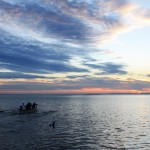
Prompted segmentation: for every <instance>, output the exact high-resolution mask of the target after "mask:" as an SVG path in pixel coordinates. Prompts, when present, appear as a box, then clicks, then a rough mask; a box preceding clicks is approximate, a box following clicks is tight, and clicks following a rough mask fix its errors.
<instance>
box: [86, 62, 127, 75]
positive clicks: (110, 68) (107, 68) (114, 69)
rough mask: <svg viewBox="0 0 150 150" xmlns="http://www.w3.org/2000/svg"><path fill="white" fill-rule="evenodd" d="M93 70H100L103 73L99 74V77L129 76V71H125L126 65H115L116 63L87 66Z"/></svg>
mask: <svg viewBox="0 0 150 150" xmlns="http://www.w3.org/2000/svg"><path fill="white" fill-rule="evenodd" d="M85 65H87V66H89V67H91V68H94V69H98V70H100V71H102V72H101V73H98V75H102V74H120V75H123V74H127V71H125V70H124V65H121V64H115V63H111V62H108V63H102V64H88V63H87V64H85Z"/></svg>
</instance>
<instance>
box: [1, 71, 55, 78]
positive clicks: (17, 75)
mask: <svg viewBox="0 0 150 150" xmlns="http://www.w3.org/2000/svg"><path fill="white" fill-rule="evenodd" d="M21 78H25V79H34V78H48V77H45V76H41V75H32V74H25V73H20V72H0V79H21ZM49 79H50V77H49ZM51 79H53V78H51Z"/></svg>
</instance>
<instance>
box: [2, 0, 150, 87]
mask: <svg viewBox="0 0 150 150" xmlns="http://www.w3.org/2000/svg"><path fill="white" fill-rule="evenodd" d="M137 11H138V16H137ZM149 14H150V13H149V9H144V8H143V9H141V7H138V6H137V5H135V4H132V3H130V1H127V0H105V1H104V0H13V1H12V0H1V1H0V34H1V37H0V69H1V70H2V69H8V70H11V72H10V73H7V72H3V73H2V72H1V75H0V78H1V79H3V78H6V79H10V78H15V79H17V78H26V79H31V78H37V77H40V78H41V79H42V78H45V76H46V75H47V74H54V73H59V74H60V76H61V75H64V76H65V75H66V79H67V80H69V81H70V82H69V81H64V82H56V80H55V81H54V85H52V84H51V85H49V84H48V83H33V82H32V83H31V82H27V83H23V82H22V83H17V82H13V84H12V83H11V85H5V86H4V88H5V87H6V89H7V88H8V89H9V87H10V88H14V89H15V88H16V89H19V88H20V87H21V88H22V89H23V87H25V88H29V89H33V88H35V89H42V88H43V89H59V88H66V89H68V88H78V89H80V88H85V87H86V86H88V87H91V88H93V87H94V84H95V86H96V87H99V85H97V83H99V84H101V85H102V87H109V86H110V85H111V84H112V85H113V84H116V86H117V85H118V86H119V85H120V86H122V83H120V81H118V80H111V79H106V78H102V79H93V78H92V79H91V78H90V75H91V74H92V73H93V74H94V73H95V72H92V69H96V70H97V71H99V74H100V75H111V74H113V75H115V74H119V75H125V74H127V73H128V72H127V71H126V70H125V65H123V64H122V63H119V62H117V63H113V62H108V63H97V62H98V61H97V58H96V57H95V56H93V53H94V52H96V51H102V50H101V49H100V48H99V47H100V46H101V44H102V43H103V42H104V41H107V40H110V39H111V38H113V37H116V35H117V34H118V33H122V32H124V31H126V30H127V29H130V28H131V27H134V28H135V27H137V26H138V24H139V23H140V22H141V20H142V19H144V20H145V22H144V23H143V24H142V25H143V26H145V25H149V16H150V15H149ZM105 54H106V53H105ZM98 59H99V60H100V59H101V56H99V58H98ZM85 62H86V63H85ZM87 62H88V63H87ZM105 62H106V61H105ZM88 68H90V69H91V70H90V71H89V69H88ZM69 73H71V75H70V74H69ZM74 73H75V74H74ZM79 73H83V75H76V74H79ZM87 73H89V74H88V75H87ZM33 74H34V75H33ZM35 74H38V75H35ZM43 74H45V76H43ZM68 74H69V75H68ZM85 74H86V75H85ZM148 76H149V75H148ZM73 79H76V80H79V82H73V81H72V80H73ZM63 84H64V85H63ZM134 84H135V85H137V84H136V83H134ZM30 85H31V86H30ZM140 85H141V83H140ZM44 87H45V88H44ZM110 87H111V86H110ZM1 88H2V87H1Z"/></svg>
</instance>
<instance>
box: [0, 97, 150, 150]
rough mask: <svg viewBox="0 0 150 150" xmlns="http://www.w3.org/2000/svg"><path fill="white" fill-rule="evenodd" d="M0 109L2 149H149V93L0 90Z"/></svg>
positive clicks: (0, 145)
mask: <svg viewBox="0 0 150 150" xmlns="http://www.w3.org/2000/svg"><path fill="white" fill-rule="evenodd" d="M23 102H24V103H27V102H36V103H38V108H39V111H38V112H37V113H35V114H24V115H19V114H18V112H17V108H18V106H20V105H21V104H22V103H23ZM0 109H5V110H6V111H4V112H3V113H0V150H103V149H104V150H105V149H107V150H109V149H119V150H121V149H122V150H125V149H142V150H149V149H150V95H68V96H65V95H63V96H62V95H59V96H56V95H0ZM53 121H55V122H56V125H55V128H52V127H50V126H49V124H50V123H52V122H53Z"/></svg>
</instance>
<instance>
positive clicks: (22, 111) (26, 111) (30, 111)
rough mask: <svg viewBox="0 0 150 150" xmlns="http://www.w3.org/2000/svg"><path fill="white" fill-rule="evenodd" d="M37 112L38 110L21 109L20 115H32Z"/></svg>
mask: <svg viewBox="0 0 150 150" xmlns="http://www.w3.org/2000/svg"><path fill="white" fill-rule="evenodd" d="M35 112H37V109H31V110H25V109H22V110H20V109H19V114H32V113H35Z"/></svg>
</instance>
